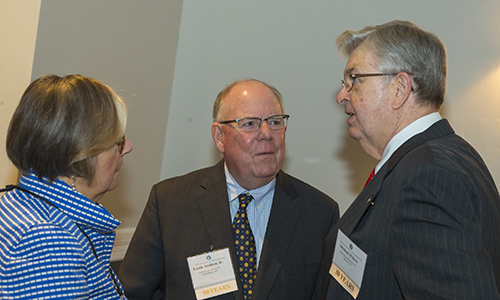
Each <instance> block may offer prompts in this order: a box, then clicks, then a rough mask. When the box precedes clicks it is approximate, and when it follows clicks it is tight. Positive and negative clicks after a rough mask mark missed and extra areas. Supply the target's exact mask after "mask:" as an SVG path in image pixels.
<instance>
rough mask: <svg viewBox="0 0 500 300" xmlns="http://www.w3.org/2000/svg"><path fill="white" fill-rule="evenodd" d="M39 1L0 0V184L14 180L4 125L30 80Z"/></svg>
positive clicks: (15, 173) (15, 176) (13, 181)
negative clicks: (6, 149)
mask: <svg viewBox="0 0 500 300" xmlns="http://www.w3.org/2000/svg"><path fill="white" fill-rule="evenodd" d="M39 12H40V0H38V1H36V0H17V1H9V0H0V40H1V41H2V42H1V46H0V66H2V67H1V72H0V141H1V142H0V187H4V186H5V185H7V184H12V183H15V182H16V181H17V178H18V172H17V169H16V168H15V167H14V166H13V165H12V163H11V162H10V161H9V159H8V158H7V154H6V152H5V138H6V135H7V128H8V127H9V122H10V118H11V116H12V114H13V113H14V110H15V108H16V106H17V103H18V101H19V99H20V98H21V95H22V93H23V91H24V89H25V88H26V87H27V86H28V84H29V83H30V77H31V67H32V64H33V53H34V52H35V39H36V29H37V25H38V14H39Z"/></svg>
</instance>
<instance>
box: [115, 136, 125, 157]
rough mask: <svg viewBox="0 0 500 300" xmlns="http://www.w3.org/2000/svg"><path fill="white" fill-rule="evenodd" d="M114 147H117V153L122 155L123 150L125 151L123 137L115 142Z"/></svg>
mask: <svg viewBox="0 0 500 300" xmlns="http://www.w3.org/2000/svg"><path fill="white" fill-rule="evenodd" d="M116 145H118V153H120V154H122V153H123V149H125V135H123V137H122V138H121V139H119V140H117V141H116Z"/></svg>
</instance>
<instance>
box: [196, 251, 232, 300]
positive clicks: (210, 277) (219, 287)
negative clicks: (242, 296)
mask: <svg viewBox="0 0 500 300" xmlns="http://www.w3.org/2000/svg"><path fill="white" fill-rule="evenodd" d="M187 261H188V264H189V271H190V272H191V280H192V281H193V287H194V291H195V293H196V299H198V300H201V299H207V298H211V297H215V296H219V295H223V294H226V293H230V292H233V291H236V290H238V285H237V284H236V277H235V276H234V269H233V263H232V262H231V255H230V254H229V248H224V249H221V250H215V251H210V252H207V253H203V254H200V255H196V256H191V257H188V258H187Z"/></svg>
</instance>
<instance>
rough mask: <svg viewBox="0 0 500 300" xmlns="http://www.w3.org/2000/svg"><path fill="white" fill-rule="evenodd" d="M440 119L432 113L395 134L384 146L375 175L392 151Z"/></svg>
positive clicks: (437, 114)
mask: <svg viewBox="0 0 500 300" xmlns="http://www.w3.org/2000/svg"><path fill="white" fill-rule="evenodd" d="M441 119H442V118H441V115H440V114H439V112H434V113H431V114H428V115H426V116H423V117H421V118H419V119H417V120H415V121H414V122H413V123H411V124H410V125H408V126H406V127H405V128H403V130H401V131H400V132H398V134H396V135H395V136H394V137H393V138H392V139H391V140H390V141H389V143H388V144H387V146H385V149H384V153H383V154H382V159H381V160H380V162H379V163H378V164H377V166H376V167H375V173H377V172H378V170H380V168H381V167H382V166H383V165H384V164H385V163H386V162H387V160H389V158H390V157H391V155H392V154H393V153H394V151H396V150H397V149H398V148H399V147H401V145H403V144H404V143H405V142H406V141H407V140H409V139H411V138H412V137H413V136H415V135H417V134H419V133H421V132H423V131H425V130H427V129H428V128H429V127H431V126H432V125H433V124H434V123H436V122H437V121H439V120H441Z"/></svg>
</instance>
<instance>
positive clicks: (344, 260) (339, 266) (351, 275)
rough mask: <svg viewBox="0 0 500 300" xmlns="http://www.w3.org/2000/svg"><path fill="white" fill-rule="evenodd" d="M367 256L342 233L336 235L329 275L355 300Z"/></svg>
mask: <svg viewBox="0 0 500 300" xmlns="http://www.w3.org/2000/svg"><path fill="white" fill-rule="evenodd" d="M367 257H368V255H366V253H364V252H363V250H361V249H360V248H359V247H358V246H356V244H354V243H353V242H352V241H351V240H350V239H349V238H348V237H347V236H346V235H345V234H344V233H343V232H342V231H340V229H339V232H338V234H337V242H336V244H335V252H334V253H333V262H332V265H331V267H330V275H332V276H333V278H335V280H337V282H338V283H339V284H340V285H341V286H342V287H343V288H344V289H345V290H346V291H347V292H349V294H351V296H352V297H353V298H354V299H356V298H357V297H358V293H359V289H360V288H361V282H362V281H363V274H364V272H365V265H366V258H367Z"/></svg>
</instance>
